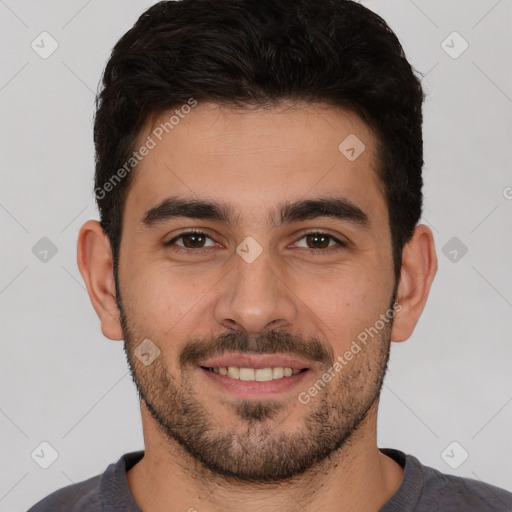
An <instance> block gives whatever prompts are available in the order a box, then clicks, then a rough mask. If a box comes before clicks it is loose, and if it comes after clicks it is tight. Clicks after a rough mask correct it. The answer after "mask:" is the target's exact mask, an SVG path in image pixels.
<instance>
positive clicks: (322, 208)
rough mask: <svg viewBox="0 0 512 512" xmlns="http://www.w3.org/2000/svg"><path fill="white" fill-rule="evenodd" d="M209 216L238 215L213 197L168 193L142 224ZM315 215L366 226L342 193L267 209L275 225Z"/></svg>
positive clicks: (227, 220)
mask: <svg viewBox="0 0 512 512" xmlns="http://www.w3.org/2000/svg"><path fill="white" fill-rule="evenodd" d="M178 217H187V218H190V219H201V220H211V221H215V222H220V223H223V224H228V225H239V224H240V216H239V215H236V214H235V211H234V209H233V208H232V206H231V205H229V204H227V203H220V202H218V201H214V200H206V199H204V200H202V199H185V198H181V197H168V198H166V199H164V200H163V201H162V202H161V203H159V204H158V205H157V206H154V207H153V208H151V209H149V210H148V211H147V212H146V213H145V214H144V217H143V219H142V225H143V226H145V227H147V228H151V227H153V226H156V225H158V224H161V223H164V222H166V221H169V220H171V219H174V218H178ZM317 217H331V218H334V219H337V220H342V221H346V222H349V223H351V224H354V225H356V226H358V227H360V228H363V229H366V230H369V229H370V221H369V218H368V215H367V214H366V213H365V212H364V211H363V210H361V209H360V208H359V207H358V206H356V205H355V204H353V203H352V202H351V201H349V200H348V199H346V198H343V197H336V198H332V197H320V198H316V199H304V200H298V201H293V202H290V201H288V202H285V203H283V204H281V205H279V206H278V207H277V208H276V209H274V210H273V211H272V212H270V213H269V216H268V221H269V223H270V224H273V225H275V226H281V225H283V224H287V223H292V222H298V221H303V220H308V219H314V218H317Z"/></svg>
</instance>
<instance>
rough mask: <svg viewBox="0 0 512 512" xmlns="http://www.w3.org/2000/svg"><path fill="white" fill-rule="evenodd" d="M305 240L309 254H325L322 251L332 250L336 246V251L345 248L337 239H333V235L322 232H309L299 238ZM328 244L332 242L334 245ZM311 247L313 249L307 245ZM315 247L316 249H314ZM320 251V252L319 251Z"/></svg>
mask: <svg viewBox="0 0 512 512" xmlns="http://www.w3.org/2000/svg"><path fill="white" fill-rule="evenodd" d="M303 239H305V240H306V242H305V243H306V247H305V248H306V249H309V250H310V252H311V253H318V252H327V251H325V250H323V249H327V248H329V249H330V248H332V247H334V246H336V245H337V246H338V247H337V249H340V248H344V247H346V246H347V244H346V243H344V242H342V241H341V240H339V239H338V238H336V237H334V236H333V235H330V234H329V233H322V232H319V231H318V232H317V231H315V232H311V233H306V234H305V235H303V236H302V237H300V238H299V240H303ZM330 242H334V244H332V245H330ZM310 244H311V245H313V247H310V246H309V245H310ZM315 246H316V247H315ZM319 249H320V251H319Z"/></svg>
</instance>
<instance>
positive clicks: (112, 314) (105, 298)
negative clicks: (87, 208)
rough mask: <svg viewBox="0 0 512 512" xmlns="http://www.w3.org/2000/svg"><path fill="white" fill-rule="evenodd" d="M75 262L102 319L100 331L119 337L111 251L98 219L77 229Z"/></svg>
mask: <svg viewBox="0 0 512 512" xmlns="http://www.w3.org/2000/svg"><path fill="white" fill-rule="evenodd" d="M77 263H78V268H79V269H80V273H81V274H82V277H83V279H84V281H85V285H86V286H87V290H88V292H89V298H90V299H91V302H92V306H93V307H94V310H95V311H96V314H97V315H98V317H99V319H100V321H101V332H102V333H103V335H104V336H106V337H107V338H109V339H111V340H122V339H123V332H122V329H121V322H120V318H119V309H118V307H117V303H116V291H115V284H114V273H113V260H112V251H111V247H110V242H109V240H108V237H107V235H106V234H105V232H104V231H103V228H102V227H101V225H100V223H99V222H98V221H95V220H89V221H87V222H86V223H85V224H84V225H83V226H82V228H81V229H80V233H79V235H78V244H77Z"/></svg>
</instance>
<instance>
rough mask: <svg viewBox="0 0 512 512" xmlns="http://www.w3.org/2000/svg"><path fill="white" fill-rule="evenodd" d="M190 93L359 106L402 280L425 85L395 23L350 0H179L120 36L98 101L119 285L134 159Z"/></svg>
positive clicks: (99, 174) (104, 198)
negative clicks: (371, 138) (144, 139)
mask: <svg viewBox="0 0 512 512" xmlns="http://www.w3.org/2000/svg"><path fill="white" fill-rule="evenodd" d="M191 98H193V99H194V101H213V102H216V103H219V104H223V105H228V106H234V107H241V108H243V107H244V106H247V107H249V106H261V107H269V106H277V105H279V103H280V102H283V101H287V102H289V101H292V102H297V103H298V102H303V101H306V102H319V103H327V104H331V105H333V106H334V107H341V108H343V109H346V110H348V111H351V112H354V113H356V114H357V115H359V116H360V118H362V120H363V121H365V122H366V124H367V125H368V126H369V128H370V129H371V131H372V133H373V134H374V135H375V140H376V143H377V154H378V162H377V164H378V165H377V175H378V178H379V179H380V184H381V186H382V190H383V192H384V194H385V198H386V203H387V207H388V214H389V224H390V230H391V241H392V247H393V262H394V272H395V282H397V281H398V278H399V275H400V269H401V265H402V250H403V247H404V245H405V244H406V243H407V242H408V241H409V240H410V239H411V237H412V234H413V231H414V228H415V226H416V224H417V222H418V221H419V219H420V217H421V213H422V203H423V198H422V186H423V179H422V167H423V140H422V104H423V101H424V93H423V89H422V86H421V81H420V80H419V79H418V77H417V76H416V75H415V73H414V70H413V68H412V67H411V65H410V64H409V62H408V61H407V59H406V56H405V53H404V51H403V48H402V46H401V44H400V42H399V41H398V38H397V37H396V35H395V34H394V32H393V31H392V30H391V28H390V27H389V26H388V25H387V23H386V22H385V21H384V20H383V19H382V18H381V17H380V16H379V15H377V14H376V13H374V12H372V11H371V10H369V9H367V8H366V7H364V6H363V5H361V4H359V3H357V2H355V1H351V0H293V1H290V0H258V1H255V0H181V1H174V0H172V1H164V2H159V3H157V4H155V5H154V6H152V7H150V8H149V9H148V10H147V11H146V12H144V13H143V14H142V15H141V16H140V18H139V19H138V20H137V22H136V23H135V25H134V26H133V27H132V28H131V29H130V30H129V31H128V32H127V33H126V34H124V35H123V36H122V37H121V39H120V40H119V41H118V42H117V44H116V45H115V47H114V49H113V50H112V54H111V56H110V59H109V61H108V63H107V65H106V67H105V70H104V73H103V80H102V88H101V90H100V92H99V94H98V96H97V98H96V114H95V119H94V143H95V151H96V174H95V191H96V200H97V204H98V208H99V212H100V223H101V226H102V228H103V230H104V232H105V233H106V235H107V236H108V238H109V241H110V245H111V249H112V254H113V260H114V278H115V280H116V285H117V268H118V258H119V247H120V241H121V235H122V218H123V206H124V203H125V199H126V194H127V191H128V190H129V185H130V183H131V181H132V179H133V173H132V172H129V171H130V170H131V169H128V170H127V168H126V162H127V161H129V160H130V158H131V156H132V154H133V152H134V150H135V149H136V148H135V144H136V141H137V140H138V136H139V135H140V131H141V129H142V127H143V126H144V124H145V123H146V122H147V121H148V119H150V117H151V116H154V115H158V114H161V113H163V112H165V111H167V110H169V109H171V108H174V107H176V106H180V105H184V104H187V103H190V100H191ZM340 142H341V141H340ZM123 166H124V169H125V172H124V173H119V172H118V171H119V170H120V169H121V168H122V167H123ZM133 167H135V165H133ZM116 173H117V176H116ZM120 176H122V177H123V179H119V177H120ZM112 178H118V179H116V180H115V182H114V181H113V179H112Z"/></svg>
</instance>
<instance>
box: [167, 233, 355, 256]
mask: <svg viewBox="0 0 512 512" xmlns="http://www.w3.org/2000/svg"><path fill="white" fill-rule="evenodd" d="M186 235H202V236H205V237H207V238H209V239H210V240H213V239H212V238H211V237H210V236H209V235H208V234H206V233H204V232H203V231H195V230H191V231H186V232H184V233H181V234H180V235H178V236H176V237H174V238H173V239H172V240H169V241H168V242H165V243H164V246H165V247H171V246H172V245H173V244H174V243H175V242H176V241H177V240H179V239H180V238H182V237H184V236H186ZM308 235H323V236H326V237H328V238H330V239H331V240H334V241H335V242H336V243H337V244H338V247H334V246H333V247H328V248H325V249H305V250H306V251H308V252H309V253H310V254H313V255H315V256H317V255H319V254H320V253H330V252H332V250H334V251H337V250H341V249H345V248H346V247H347V244H346V243H345V242H342V241H341V240H339V239H338V238H336V237H335V236H333V235H331V234H329V233H324V232H322V231H309V232H307V233H304V234H303V235H302V236H301V237H299V238H298V239H297V240H302V239H303V238H305V237H306V236H308ZM177 247H179V248H178V249H176V248H172V250H173V251H177V252H189V253H190V252H193V253H204V252H207V251H208V249H209V248H204V247H201V248H198V249H191V248H189V247H181V246H177Z"/></svg>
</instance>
